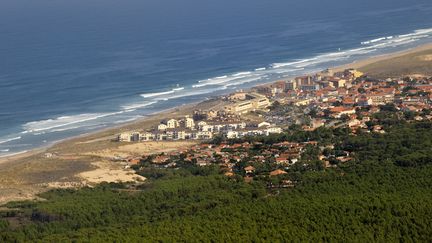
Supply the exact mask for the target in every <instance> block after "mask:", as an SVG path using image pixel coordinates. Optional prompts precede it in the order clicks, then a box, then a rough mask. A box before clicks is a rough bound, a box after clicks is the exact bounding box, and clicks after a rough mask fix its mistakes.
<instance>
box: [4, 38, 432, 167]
mask: <svg viewBox="0 0 432 243" xmlns="http://www.w3.org/2000/svg"><path fill="white" fill-rule="evenodd" d="M429 49H432V43H427V44H423V45H419V46H416V47H411V48H408V49H405V50H401V51H397V52H392V53H388V54H381V55H376V56H371V57H368V58H365V59H359V60H355V61H353V62H351V63H348V64H343V65H340V66H335V67H329V68H330V69H332V70H334V71H341V70H344V69H347V68H355V69H359V68H361V67H364V66H366V65H370V64H372V63H375V62H379V61H384V60H388V59H392V58H396V57H400V56H404V55H408V54H412V53H416V52H421V51H425V50H429ZM274 82H275V81H269V82H265V83H260V84H256V85H255V86H253V87H257V86H262V85H268V84H271V83H274ZM251 88H252V87H251ZM202 102H204V101H201V102H194V103H189V104H184V105H181V106H177V107H173V108H168V109H165V110H162V111H159V112H156V113H152V114H149V115H145V117H143V118H139V119H137V120H135V121H131V122H127V123H123V124H119V125H115V126H110V127H106V128H102V129H100V130H96V131H91V132H88V133H83V134H80V135H77V136H73V137H68V138H65V139H62V140H59V141H55V142H52V143H50V144H47V145H46V146H43V147H39V148H35V149H32V150H29V151H26V152H21V153H19V154H15V155H10V156H5V157H0V164H4V163H8V162H13V161H16V160H19V159H23V158H27V157H30V156H33V155H36V154H41V153H43V152H45V151H47V150H49V149H51V148H53V147H56V146H59V145H62V144H64V143H69V142H74V141H76V140H81V139H87V140H88V139H91V138H92V137H98V138H101V137H102V138H104V137H108V136H111V137H112V136H113V133H118V132H119V131H124V130H128V129H129V130H131V129H134V128H135V129H138V128H139V126H140V125H142V124H143V123H148V122H149V121H151V120H152V119H154V118H156V117H159V119H160V116H167V115H171V116H172V115H174V116H175V115H176V114H175V111H176V110H179V112H178V113H184V110H185V109H195V107H196V106H197V105H199V104H200V103H202ZM178 115H179V114H177V116H178ZM180 115H181V114H180ZM109 134H111V135H109Z"/></svg>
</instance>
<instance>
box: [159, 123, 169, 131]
mask: <svg viewBox="0 0 432 243" xmlns="http://www.w3.org/2000/svg"><path fill="white" fill-rule="evenodd" d="M167 128H168V126H167V125H166V124H163V123H161V124H159V125H158V127H157V129H158V130H159V131H166V130H167Z"/></svg>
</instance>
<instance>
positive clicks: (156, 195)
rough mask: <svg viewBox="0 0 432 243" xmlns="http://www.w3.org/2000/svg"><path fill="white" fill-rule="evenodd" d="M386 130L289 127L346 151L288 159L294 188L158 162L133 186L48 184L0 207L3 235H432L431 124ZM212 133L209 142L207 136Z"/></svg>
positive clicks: (327, 238)
mask: <svg viewBox="0 0 432 243" xmlns="http://www.w3.org/2000/svg"><path fill="white" fill-rule="evenodd" d="M380 115H381V117H378V118H379V122H380V123H382V124H384V126H385V129H386V133H385V134H376V133H359V134H358V135H356V136H354V135H349V133H348V132H347V130H345V129H318V130H315V131H313V132H303V131H297V130H296V129H294V128H293V129H292V131H291V132H287V133H286V134H283V135H281V136H273V137H268V138H264V137H261V138H255V139H258V140H262V142H266V143H274V142H277V141H278V140H284V139H289V140H293V141H308V140H315V141H318V142H319V143H320V144H329V143H332V144H334V145H335V147H334V151H328V152H329V153H337V151H349V152H351V153H352V154H354V157H355V158H354V159H353V160H351V161H350V162H346V163H341V164H338V165H337V167H334V168H327V169H326V168H324V167H323V166H304V165H303V166H302V165H297V166H292V167H291V168H290V169H289V173H288V175H286V176H288V177H291V178H292V179H293V180H295V181H296V186H295V187H294V188H282V189H281V188H278V189H268V188H267V187H266V184H265V182H264V181H259V180H258V181H254V182H251V183H245V182H244V181H243V179H242V177H240V176H237V177H234V178H228V177H225V176H223V175H220V174H219V171H218V170H217V168H212V167H210V168H206V169H202V168H193V167H191V168H182V169H178V170H170V169H164V171H163V172H160V173H159V174H158V176H154V177H151V176H150V179H149V181H148V182H147V183H145V184H143V185H141V186H139V187H130V186H128V185H121V184H103V185H100V186H98V187H96V188H83V189H80V190H55V191H50V192H47V193H44V194H42V195H40V196H41V197H42V198H45V199H46V200H45V201H41V202H16V203H9V204H8V205H7V206H8V208H9V209H6V210H3V211H1V218H0V241H2V242H14V241H17V242H23V241H32V242H33V241H40V242H60V241H77V242H81V241H95V242H112V241H116V242H143V241H148V242H150V241H168V242H172V241H187V242H190V241H191V242H194V241H210V240H212V241H236V242H248V241H270V242H282V241H293V242H300V241H308V242H400V241H402V242H430V241H432V230H431V229H432V207H431V205H432V123H431V122H415V123H407V122H401V121H400V122H395V120H394V119H395V118H394V117H391V116H389V115H388V114H387V115H386V114H380ZM215 142H217V141H215Z"/></svg>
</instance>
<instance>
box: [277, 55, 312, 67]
mask: <svg viewBox="0 0 432 243" xmlns="http://www.w3.org/2000/svg"><path fill="white" fill-rule="evenodd" d="M316 59H317V57H314V58H308V59H303V60H298V61H295V62H286V63H273V64H272V65H271V66H272V67H273V68H281V67H286V66H293V65H296V64H302V63H306V62H310V61H315V60H316Z"/></svg>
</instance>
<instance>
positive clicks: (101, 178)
mask: <svg viewBox="0 0 432 243" xmlns="http://www.w3.org/2000/svg"><path fill="white" fill-rule="evenodd" d="M92 164H93V165H94V166H96V167H97V169H95V170H91V171H86V172H82V173H80V174H78V176H79V177H80V178H82V179H83V180H84V181H85V182H87V183H88V184H97V183H102V182H143V181H145V180H146V178H145V177H143V176H140V175H137V174H135V171H133V170H131V169H125V168H121V165H120V164H118V163H114V162H110V161H100V162H94V163H92Z"/></svg>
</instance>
